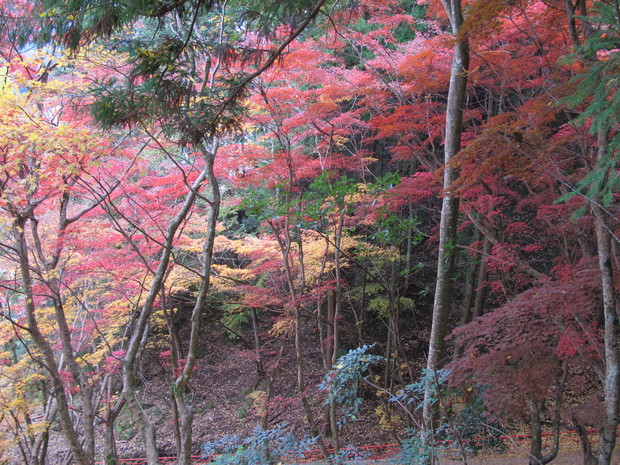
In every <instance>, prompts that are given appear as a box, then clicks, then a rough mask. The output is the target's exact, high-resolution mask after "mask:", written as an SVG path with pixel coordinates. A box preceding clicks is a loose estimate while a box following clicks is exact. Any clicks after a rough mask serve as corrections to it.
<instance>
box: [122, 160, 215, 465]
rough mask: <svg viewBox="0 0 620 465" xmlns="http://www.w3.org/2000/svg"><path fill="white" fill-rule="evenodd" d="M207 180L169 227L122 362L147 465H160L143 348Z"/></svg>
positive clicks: (125, 392) (126, 393)
mask: <svg viewBox="0 0 620 465" xmlns="http://www.w3.org/2000/svg"><path fill="white" fill-rule="evenodd" d="M205 179H206V171H205V170H203V171H202V173H200V176H198V178H197V179H196V181H195V182H194V184H193V185H192V187H191V188H190V191H189V192H188V193H187V196H186V197H185V201H184V203H183V205H182V207H181V209H180V210H179V212H178V213H177V214H176V215H175V217H174V218H173V219H172V220H171V221H170V223H169V225H168V229H167V230H166V235H165V242H164V245H163V249H162V251H161V256H160V261H159V265H158V267H157V270H156V271H155V275H154V276H153V281H152V282H151V287H150V289H149V292H148V295H147V297H146V299H145V301H144V303H143V305H142V307H141V309H140V312H139V313H138V316H137V321H136V323H135V325H134V328H133V331H132V333H131V337H130V339H129V343H128V344H127V351H126V353H125V357H124V358H123V396H124V397H125V399H126V400H127V408H129V410H130V411H131V414H132V416H133V419H134V421H135V423H136V425H137V426H138V429H139V430H140V433H141V435H142V439H143V441H144V448H145V452H146V460H147V463H148V465H159V459H158V456H159V453H158V451H157V441H156V437H155V426H154V425H153V424H152V423H151V421H150V420H149V419H148V418H147V417H146V415H145V413H144V411H143V410H142V407H141V405H140V402H139V401H138V398H137V396H136V389H135V386H136V370H137V362H138V354H139V352H140V351H141V349H142V348H143V346H144V342H145V339H146V328H147V326H148V322H149V319H150V317H151V313H152V312H153V305H154V304H155V300H156V298H157V296H158V294H159V291H160V289H161V286H162V285H163V283H164V279H165V277H166V273H167V271H168V265H169V263H170V256H171V254H172V245H173V242H174V238H175V235H176V232H177V230H178V229H179V227H180V226H181V224H182V223H183V221H184V220H185V218H186V217H187V215H188V213H189V211H190V209H191V208H192V206H193V205H194V202H195V200H196V197H197V195H198V191H199V189H200V188H201V187H202V185H203V183H204V181H205Z"/></svg>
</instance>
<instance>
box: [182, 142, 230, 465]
mask: <svg viewBox="0 0 620 465" xmlns="http://www.w3.org/2000/svg"><path fill="white" fill-rule="evenodd" d="M217 145H218V141H217V139H215V138H214V140H213V147H212V149H211V150H207V148H206V147H204V145H202V144H200V145H199V149H200V151H201V152H202V155H203V159H204V162H205V171H206V176H207V179H208V182H209V190H210V194H211V198H210V200H209V214H208V216H207V224H206V237H205V241H204V244H203V249H202V257H201V261H202V265H201V270H200V279H201V281H200V289H199V291H198V297H197V299H196V303H195V305H194V309H193V310H192V320H191V330H190V338H189V347H188V350H187V356H186V359H187V361H186V362H185V366H184V367H183V371H182V373H181V374H180V376H179V377H178V378H177V379H176V381H175V389H174V394H175V399H176V401H177V405H178V407H179V415H180V420H181V450H180V451H179V456H178V462H177V463H178V464H179V465H190V463H191V456H192V422H193V420H194V411H193V407H192V405H191V404H190V403H189V399H188V396H187V393H188V384H189V381H190V379H191V377H192V374H193V372H194V368H195V367H196V357H197V349H198V339H199V337H200V326H201V321H202V316H203V313H204V308H205V305H206V299H207V294H208V292H209V287H210V283H211V280H210V277H211V263H212V261H213V248H214V245H215V227H216V223H217V219H218V217H219V212H220V187H219V183H218V180H217V178H216V176H215V173H214V172H213V164H214V162H215V154H216V152H217Z"/></svg>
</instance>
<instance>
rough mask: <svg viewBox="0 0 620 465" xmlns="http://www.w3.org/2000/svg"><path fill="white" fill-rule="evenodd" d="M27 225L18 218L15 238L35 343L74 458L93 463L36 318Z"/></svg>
mask: <svg viewBox="0 0 620 465" xmlns="http://www.w3.org/2000/svg"><path fill="white" fill-rule="evenodd" d="M25 224H26V218H23V217H20V218H17V219H16V220H15V222H14V224H13V237H14V238H15V249H16V251H17V255H18V258H19V267H20V274H21V281H22V285H23V286H24V295H25V296H26V299H25V300H26V302H25V305H26V318H27V321H28V331H29V333H30V336H31V337H32V339H33V341H34V343H35V344H36V345H37V348H38V349H39V350H40V351H41V353H42V355H43V360H44V363H45V365H44V366H45V369H46V370H47V372H48V374H49V377H50V379H51V381H52V386H53V389H54V395H55V397H56V401H57V405H58V413H59V418H60V425H61V427H62V429H63V433H64V434H65V437H66V439H67V441H68V443H69V449H70V451H71V453H72V455H73V459H74V461H75V463H76V464H78V465H91V463H92V461H93V459H94V457H89V456H88V455H87V452H86V451H85V450H84V448H83V447H82V444H81V442H80V439H79V436H78V432H77V431H76V429H75V425H74V423H73V419H72V417H71V411H70V409H69V402H68V399H67V395H66V393H65V387H64V384H63V381H62V379H61V377H60V374H59V371H58V370H59V369H58V364H57V363H56V359H55V357H54V352H53V351H52V348H51V347H50V345H49V344H48V342H47V340H46V339H45V336H43V333H42V332H41V330H40V329H39V324H38V321H37V317H36V308H35V305H34V292H33V283H32V276H31V274H30V262H29V257H28V250H29V249H28V243H27V241H26V236H25V232H24V229H25Z"/></svg>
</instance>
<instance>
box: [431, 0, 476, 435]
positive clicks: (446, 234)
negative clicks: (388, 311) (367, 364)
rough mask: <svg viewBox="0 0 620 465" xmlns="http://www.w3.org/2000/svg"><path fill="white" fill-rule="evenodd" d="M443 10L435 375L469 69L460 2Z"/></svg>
mask: <svg viewBox="0 0 620 465" xmlns="http://www.w3.org/2000/svg"><path fill="white" fill-rule="evenodd" d="M443 4H444V8H445V10H446V12H447V14H448V17H449V19H450V23H451V26H452V33H453V35H454V36H455V37H456V38H457V42H456V45H455V48H454V57H453V59H452V69H451V71H450V86H449V89H448V103H447V108H446V133H445V142H444V180H443V189H444V197H443V202H442V208H441V222H440V225H439V256H438V258H437V281H436V285H435V299H434V303H433V321H432V326H431V336H430V342H429V348H428V362H427V366H426V368H427V371H428V372H429V373H430V372H436V371H437V370H438V369H440V368H441V367H442V366H443V365H444V363H445V361H446V350H445V341H444V338H445V337H446V335H447V332H448V315H449V313H450V307H451V289H450V282H451V280H452V269H453V262H454V249H455V245H456V226H457V220H458V210H459V199H458V197H456V196H455V195H454V194H453V193H452V192H451V191H450V188H451V185H452V183H453V182H454V181H455V180H456V179H457V176H458V174H457V172H456V169H455V167H454V166H453V165H452V164H451V163H450V161H451V160H452V158H453V157H454V156H455V155H456V154H457V152H458V151H459V150H460V148H461V134H462V129H463V105H464V102H465V93H466V90H467V73H468V69H469V45H468V42H467V40H466V39H464V38H459V37H458V35H459V32H460V30H461V25H462V24H463V14H462V10H461V2H460V0H443ZM432 378H433V377H432V376H427V382H426V386H425V391H424V405H423V412H422V414H423V425H424V430H425V431H423V434H424V436H428V433H429V432H430V431H432V429H433V417H434V415H435V412H434V409H433V408H432V407H431V403H430V399H431V396H432V394H433V383H432V381H431V380H432Z"/></svg>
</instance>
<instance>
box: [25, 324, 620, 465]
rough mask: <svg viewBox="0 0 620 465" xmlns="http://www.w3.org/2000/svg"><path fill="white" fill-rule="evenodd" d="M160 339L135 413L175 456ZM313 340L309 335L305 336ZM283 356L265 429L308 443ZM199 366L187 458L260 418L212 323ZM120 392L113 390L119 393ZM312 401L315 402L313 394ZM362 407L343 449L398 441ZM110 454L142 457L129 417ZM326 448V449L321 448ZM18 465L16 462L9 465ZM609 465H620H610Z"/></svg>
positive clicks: (315, 368) (484, 464)
mask: <svg viewBox="0 0 620 465" xmlns="http://www.w3.org/2000/svg"><path fill="white" fill-rule="evenodd" d="M166 337H167V336H166V335H165V334H162V335H161V340H160V341H159V342H158V339H157V337H156V338H154V339H153V342H152V343H151V344H150V347H149V349H148V351H147V355H146V356H145V358H144V360H143V366H142V377H143V378H142V379H143V384H142V386H141V388H140V396H141V402H142V406H143V408H144V409H145V411H146V412H147V414H148V415H149V416H150V418H151V419H152V421H153V422H154V423H155V424H156V427H157V440H158V444H159V448H160V455H161V456H174V455H175V441H174V437H175V435H174V423H173V421H172V418H173V414H172V411H173V410H172V406H171V403H170V386H171V378H170V367H169V366H168V365H167V364H166V361H165V359H164V358H162V357H161V356H160V355H161V354H162V352H164V350H165V348H166V347H167V341H166ZM306 337H308V338H312V337H313V334H312V333H309V334H308V335H306ZM265 344H266V345H265V346H264V347H263V353H264V359H263V365H264V371H265V373H267V375H269V374H270V373H271V371H272V369H273V367H274V366H275V364H276V359H277V356H278V353H279V352H280V351H279V346H276V345H275V343H272V344H274V345H273V346H270V345H269V343H265ZM287 344H288V345H289V347H285V350H284V352H283V353H284V357H283V359H282V361H281V363H280V365H279V366H280V368H279V370H278V372H277V376H276V378H275V381H274V392H273V394H272V401H273V402H272V405H271V406H270V409H269V412H268V419H269V422H268V425H269V427H270V428H272V427H275V426H278V425H281V424H286V425H287V431H290V432H292V433H293V434H294V435H295V437H297V438H298V439H299V438H304V437H308V436H309V430H308V427H307V421H306V418H305V415H304V412H303V410H302V407H301V406H300V403H299V402H298V401H297V396H296V371H295V366H294V351H293V347H292V341H289V342H288V343H287ZM316 346H317V344H308V348H307V353H306V354H305V356H306V357H307V363H305V365H304V366H305V369H306V378H307V379H306V381H307V385H308V386H317V385H318V384H319V383H320V381H321V377H322V373H323V369H322V367H321V366H320V364H319V360H320V354H319V353H318V349H316ZM201 351H202V353H201V354H200V355H201V357H200V360H199V363H198V367H197V370H196V372H195V374H194V377H193V379H192V384H191V394H192V397H193V400H192V402H193V405H194V406H195V420H194V431H193V438H194V451H193V453H194V454H196V455H199V454H201V453H202V446H203V445H204V444H205V443H207V442H212V441H217V440H220V439H222V438H226V437H231V436H236V437H238V438H240V439H243V438H246V437H248V436H251V434H252V432H253V430H254V429H255V428H256V427H257V426H258V425H259V424H260V422H261V418H262V416H263V415H264V414H265V411H264V403H263V401H262V400H263V399H264V395H265V390H266V388H265V386H266V384H267V381H266V379H262V380H259V377H258V374H257V373H258V372H257V364H256V356H255V352H254V350H251V346H250V344H248V343H246V344H245V345H244V344H243V341H239V340H237V341H235V340H231V339H229V338H228V337H227V336H226V334H225V332H224V331H222V328H221V327H218V326H217V324H216V323H214V324H210V325H207V327H206V329H205V331H204V340H203V341H202V343H201ZM118 387H119V388H120V386H118ZM312 394H314V395H312ZM361 395H362V397H363V398H364V404H363V407H362V409H361V411H360V412H359V414H358V415H357V417H356V420H355V421H353V422H350V423H348V424H347V425H346V427H345V428H344V430H343V433H342V435H341V438H340V439H341V441H340V442H341V444H342V445H343V446H344V445H346V446H348V445H353V446H371V445H380V444H393V443H395V442H397V439H398V437H404V435H405V433H404V431H405V426H406V424H405V421H404V419H403V418H401V417H399V415H398V412H397V411H396V410H393V411H391V412H390V413H389V414H386V412H385V409H384V405H385V402H384V401H383V399H380V398H378V397H377V396H376V394H375V393H372V392H370V391H363V390H362V391H361ZM321 397H322V394H321V393H319V392H317V391H316V390H315V391H314V392H311V400H312V402H313V405H314V407H315V416H316V419H317V422H320V421H322V415H323V413H322V407H321V401H320V399H321ZM116 432H117V437H118V441H117V448H118V455H119V458H135V457H143V456H144V451H143V448H142V444H141V438H140V435H139V434H138V431H137V429H136V428H135V425H134V424H133V421H132V420H131V416H130V415H129V413H128V412H123V413H122V414H121V415H120V417H119V418H118V420H117V423H116ZM332 446H333V444H330V442H329V441H328V442H327V447H332ZM520 449H522V452H520V453H517V452H510V453H508V454H503V455H493V456H489V455H487V456H485V455H481V456H478V457H472V458H470V459H469V460H468V464H469V465H512V464H527V445H524V446H520ZM48 457H49V459H48V463H49V464H50V465H56V464H59V465H60V464H63V463H67V458H68V446H67V445H66V443H65V442H64V440H63V437H62V435H61V434H60V431H59V430H58V428H54V431H53V434H52V439H51V444H50V453H49V455H48ZM15 463H19V462H15ZM369 463H377V464H382V465H392V464H394V463H396V462H395V461H394V460H390V459H388V460H385V461H376V462H372V461H371V462H369ZM457 463H463V462H459V461H447V460H446V461H442V464H446V465H453V464H454V465H456V464H457ZM553 463H556V464H560V465H573V464H581V463H583V461H582V457H581V453H580V452H579V449H577V448H575V449H574V451H573V450H562V452H561V454H560V456H559V457H558V458H557V459H556V460H555V461H554V462H553ZM613 464H614V465H620V461H619V460H618V459H615V461H614V462H613Z"/></svg>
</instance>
